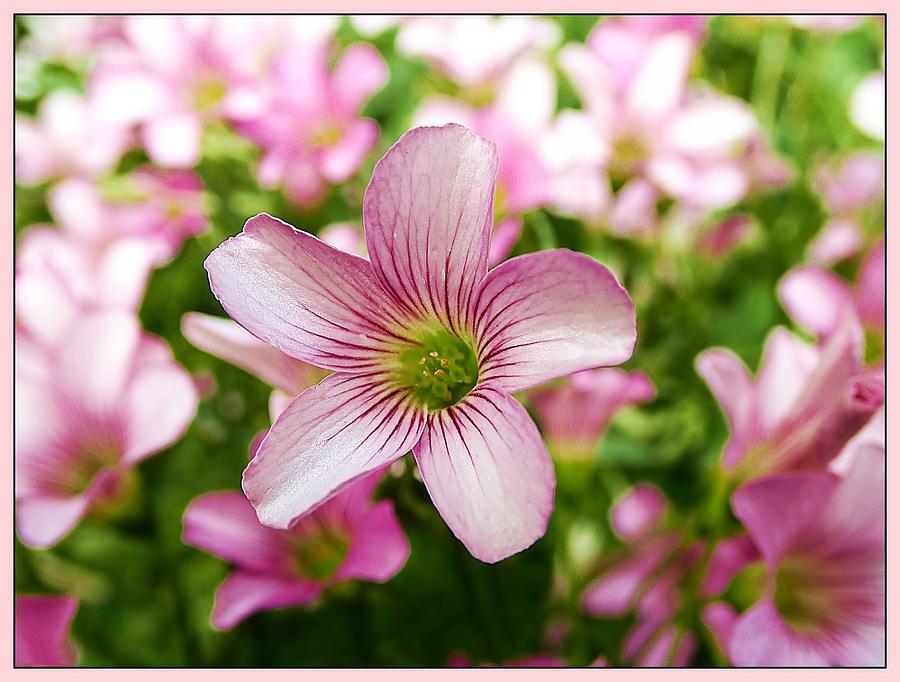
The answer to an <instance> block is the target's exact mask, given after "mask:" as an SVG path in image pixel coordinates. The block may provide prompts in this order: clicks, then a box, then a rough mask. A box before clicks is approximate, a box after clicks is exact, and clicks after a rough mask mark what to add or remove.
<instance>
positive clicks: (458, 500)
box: [413, 386, 556, 563]
mask: <svg viewBox="0 0 900 682" xmlns="http://www.w3.org/2000/svg"><path fill="white" fill-rule="evenodd" d="M413 452H414V453H415V456H416V462H417V463H418V466H419V473H420V474H421V475H422V479H423V480H424V481H425V486H426V487H427V488H428V494H429V495H431V499H432V501H434V505H435V507H437V509H438V511H439V512H440V514H441V516H442V517H443V518H444V521H446V522H447V525H448V526H450V530H452V531H453V534H454V535H455V536H456V537H457V538H459V539H460V540H461V541H462V543H463V544H464V545H465V546H466V548H468V550H469V552H471V553H472V555H473V556H474V557H476V558H478V559H481V560H482V561H485V562H487V563H494V562H497V561H500V560H501V559H505V558H506V557H508V556H510V555H511V554H515V553H516V552H520V551H522V550H523V549H525V548H526V547H528V546H530V545H531V544H532V543H534V542H535V540H537V539H538V538H540V537H541V536H543V535H544V533H545V532H546V530H547V521H548V519H549V518H550V512H551V511H552V509H553V494H554V489H555V487H556V477H555V475H554V473H553V464H552V462H551V461H550V455H549V453H548V452H547V449H546V447H545V446H544V443H543V441H542V440H541V436H540V433H538V430H537V427H536V426H535V425H534V422H533V421H532V420H531V417H529V416H528V413H527V412H526V411H525V408H523V407H522V405H520V404H519V402H518V401H517V400H516V399H515V398H513V397H512V396H511V395H509V394H508V393H506V392H504V391H501V390H497V389H496V388H493V387H487V386H484V387H481V388H476V389H475V390H474V391H473V392H472V393H470V394H469V395H468V396H466V398H465V399H464V400H463V401H461V402H460V403H458V404H457V405H455V406H453V407H451V408H448V409H446V410H443V411H440V412H435V413H433V414H432V415H431V420H430V422H429V425H428V428H427V429H426V430H425V435H424V436H423V437H422V440H421V442H419V444H418V445H416V446H415V448H413Z"/></svg>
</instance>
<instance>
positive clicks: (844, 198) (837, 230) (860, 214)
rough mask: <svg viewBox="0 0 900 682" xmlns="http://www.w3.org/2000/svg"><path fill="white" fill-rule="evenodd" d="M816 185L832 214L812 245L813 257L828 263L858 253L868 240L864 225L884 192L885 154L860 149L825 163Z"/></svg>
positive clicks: (826, 207) (820, 262)
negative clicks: (839, 160)
mask: <svg viewBox="0 0 900 682" xmlns="http://www.w3.org/2000/svg"><path fill="white" fill-rule="evenodd" d="M813 186H814V188H815V189H816V190H817V191H818V192H819V193H820V194H821V196H822V201H823V203H824V204H825V209H826V210H827V211H828V213H829V214H830V218H829V220H828V221H827V222H826V223H825V225H824V226H823V227H822V229H821V230H819V234H818V235H817V236H816V238H815V240H814V241H813V243H812V244H811V245H810V260H811V261H812V262H813V263H815V264H817V265H825V266H827V265H831V264H832V263H836V262H838V261H841V260H844V259H845V258H849V257H851V256H854V255H856V254H857V253H859V252H860V250H861V249H862V248H863V246H864V241H865V236H864V231H863V228H862V226H861V225H862V224H863V223H865V222H866V221H867V220H868V218H869V217H868V215H867V214H869V213H871V212H872V210H873V209H874V208H875V207H876V206H877V205H878V204H879V203H880V202H881V200H882V198H883V196H884V157H883V155H881V154H874V153H871V152H856V153H854V154H852V155H851V156H849V157H848V158H847V159H845V160H844V161H842V162H841V163H840V164H834V163H832V164H828V165H825V166H823V167H822V168H820V169H819V170H818V171H817V173H816V175H815V179H814V181H813Z"/></svg>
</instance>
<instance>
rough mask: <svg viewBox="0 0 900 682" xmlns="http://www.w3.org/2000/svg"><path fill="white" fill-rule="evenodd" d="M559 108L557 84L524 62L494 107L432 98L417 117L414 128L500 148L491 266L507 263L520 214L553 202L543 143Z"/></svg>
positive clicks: (541, 68)
mask: <svg viewBox="0 0 900 682" xmlns="http://www.w3.org/2000/svg"><path fill="white" fill-rule="evenodd" d="M555 105H556V80H555V78H554V77H553V73H552V71H551V70H550V68H549V67H548V66H547V65H545V64H543V63H542V62H538V61H524V60H523V61H520V62H518V63H517V64H516V65H515V66H513V67H512V70H511V71H510V73H509V75H508V76H507V77H506V78H505V79H504V80H503V82H502V83H501V85H500V88H499V93H498V96H497V100H496V102H494V103H493V104H491V105H489V106H484V107H480V108H474V107H470V106H468V105H466V104H464V103H463V102H461V101H459V100H454V99H450V98H446V97H434V98H431V99H429V100H426V101H425V102H424V103H423V104H422V105H421V106H420V107H419V109H418V111H417V112H416V114H415V115H414V116H413V121H414V124H415V125H417V126H419V125H429V126H431V125H444V124H446V123H459V124H462V125H464V126H466V127H468V128H470V129H472V130H473V131H474V132H475V133H477V134H478V135H481V136H483V137H486V138H487V139H489V140H491V141H493V142H494V143H495V144H496V145H497V155H498V160H499V166H498V170H497V194H496V196H495V197H494V233H493V235H492V238H491V247H490V252H489V253H488V264H490V265H493V264H496V263H498V262H500V261H501V260H503V259H504V258H505V257H506V256H507V255H508V254H509V252H510V250H511V249H512V247H513V245H514V244H515V242H516V240H517V239H518V237H519V234H520V233H521V232H522V214H523V213H526V212H528V211H530V210H532V209H535V208H538V207H539V206H541V205H543V204H545V203H546V202H547V201H548V200H549V199H550V196H551V193H550V191H551V182H552V177H551V170H550V168H549V167H548V165H547V164H546V163H545V162H544V159H543V156H542V153H543V152H542V148H541V142H542V141H543V137H544V135H546V133H547V130H548V127H549V125H550V118H551V116H552V114H553V109H554V108H555Z"/></svg>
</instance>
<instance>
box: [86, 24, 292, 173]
mask: <svg viewBox="0 0 900 682" xmlns="http://www.w3.org/2000/svg"><path fill="white" fill-rule="evenodd" d="M238 19H239V20H240V22H237V21H236V20H238ZM261 20H262V19H261ZM122 21H123V28H122V30H123V33H124V35H125V38H126V41H125V43H124V44H123V45H122V46H116V47H115V48H110V49H107V50H104V52H103V53H102V55H101V59H100V61H99V63H98V65H97V67H96V68H95V69H94V70H93V71H92V73H91V77H90V83H89V86H90V87H89V92H90V93H91V97H92V99H95V100H96V105H97V106H98V107H99V108H100V109H101V110H102V111H103V112H104V113H105V115H106V116H107V118H108V119H109V120H112V121H117V122H119V123H122V124H128V125H131V124H139V125H140V136H141V141H142V143H143V145H144V147H145V148H146V150H147V153H148V154H149V156H150V158H151V159H152V160H153V161H154V162H155V163H157V164H158V165H161V166H169V167H189V166H193V165H195V164H196V163H197V162H198V161H199V159H200V141H201V135H202V133H203V130H204V128H205V127H206V126H207V125H208V124H210V123H212V122H214V121H220V120H225V121H229V122H234V121H240V120H244V119H246V118H248V117H252V116H258V115H259V114H260V112H261V111H262V110H263V109H264V106H265V99H264V93H263V92H262V90H261V88H260V82H259V77H258V76H259V73H258V70H259V66H260V61H261V59H262V53H263V52H264V49H263V48H264V47H265V48H269V47H271V45H270V44H268V38H269V37H270V36H269V34H268V33H265V32H263V31H259V30H256V29H258V28H259V22H256V21H253V20H252V19H249V18H247V17H208V16H168V15H144V16H129V17H125V18H123V20H122ZM269 21H271V20H269ZM290 25H292V24H291V23H290V22H289V21H285V22H284V24H283V26H285V27H286V26H290ZM273 40H274V39H273ZM238 46H240V49H238ZM254 48H255V50H254Z"/></svg>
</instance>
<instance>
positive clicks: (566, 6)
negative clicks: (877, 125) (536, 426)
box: [0, 0, 900, 682]
mask: <svg viewBox="0 0 900 682" xmlns="http://www.w3.org/2000/svg"><path fill="white" fill-rule="evenodd" d="M891 4H892V3H891V2H889V0H881V1H877V0H855V1H854V2H853V3H849V2H843V3H842V2H838V1H836V0H801V1H796V0H795V1H794V2H788V3H785V2H783V1H782V2H779V1H778V0H750V1H748V0H732V1H731V2H727V3H726V2H721V0H720V1H716V0H692V1H691V2H690V3H686V4H684V5H682V6H674V3H671V2H663V1H662V0H630V1H624V0H613V1H609V0H607V2H603V3H598V2H596V1H593V2H592V1H591V0H563V1H562V2H546V1H543V2H542V1H541V0H518V1H516V2H513V1H510V0H493V1H492V0H455V1H454V2H452V3H451V2H433V3H429V4H428V5H425V4H424V3H423V2H422V1H421V0H418V1H417V0H393V1H390V2H380V3H379V2H375V1H374V0H344V1H343V2H339V3H335V2H333V0H332V1H331V2H328V1H327V0H293V1H291V0H257V2H254V3H252V5H251V6H248V3H241V2H238V1H236V0H217V1H213V0H199V1H198V0H194V1H193V2H184V0H156V1H155V2H152V3H150V2H138V1H135V0H95V1H94V2H86V3H74V2H65V0H13V1H11V2H7V1H5V0H4V2H3V5H4V8H5V9H6V10H8V11H7V12H5V14H6V17H7V20H8V22H9V23H7V34H6V35H7V38H6V40H5V41H4V42H5V45H4V47H5V49H4V50H3V52H2V57H0V59H2V61H0V83H2V85H3V89H4V92H6V93H7V96H8V99H7V102H8V103H11V102H12V100H13V78H12V76H13V48H12V40H13V31H12V15H13V14H15V13H53V12H57V13H97V12H110V13H128V12H134V13H138V12H158V13H166V12H182V13H183V12H196V13H206V12H209V13H215V12H236V13H240V12H250V11H251V10H252V11H255V12H272V13H278V12H286V13H288V12H322V13H340V14H354V13H366V12H372V13H381V12H383V13H393V14H402V13H415V12H422V11H425V10H426V9H427V10H428V11H431V12H437V13H439V12H447V13H463V14H464V13H466V12H472V13H485V12H490V13H497V14H503V13H505V12H506V13H510V12H513V13H522V12H528V13H535V14H541V13H553V14H567V13H584V14H594V13H615V12H620V13H629V12H688V13H710V14H718V13H726V12H727V13H742V12H744V13H747V14H754V13H756V14H759V13H772V14H799V13H804V12H809V13H821V12H835V13H847V14H851V13H879V14H880V13H887V12H888V10H889V8H890V5H891ZM892 24H893V22H892V21H891V17H890V16H888V20H887V22H886V26H887V32H888V40H887V41H886V45H892V46H896V45H897V44H898V43H897V42H896V38H897V35H896V34H897V31H896V30H894V28H893V26H892ZM885 66H886V73H887V74H889V76H888V85H887V88H888V97H889V101H888V119H889V121H888V123H889V125H888V128H889V129H893V128H894V126H893V125H891V124H892V123H893V121H894V119H895V118H897V112H898V111H900V85H898V84H897V81H898V80H900V75H898V74H900V48H897V47H894V48H893V49H887V50H886V64H885ZM2 117H3V118H2V123H3V126H4V129H5V130H6V131H7V133H6V134H5V135H4V136H3V138H2V142H0V147H2V150H3V152H4V155H3V156H4V159H6V163H4V164H3V167H2V170H0V181H2V182H3V187H4V191H3V195H2V200H3V205H4V208H5V210H6V215H7V216H9V225H10V227H9V228H8V229H9V230H10V235H11V232H12V223H13V218H14V216H13V154H12V130H13V116H12V106H9V104H8V105H7V106H6V107H4V108H3V114H2ZM896 147H897V144H896V143H895V142H893V140H892V139H891V137H890V136H889V137H888V142H887V149H886V154H887V168H888V187H887V196H888V206H887V209H888V210H887V223H889V224H893V222H894V221H895V219H896V218H897V214H898V209H897V204H896V202H895V201H891V199H890V198H891V197H895V196H898V195H900V158H898V154H896V153H895V152H896ZM886 243H887V257H888V261H887V262H888V266H887V288H888V291H891V290H892V286H893V284H894V283H895V280H896V279H897V277H898V276H900V275H898V276H892V275H891V274H890V273H891V272H892V269H893V267H894V266H900V242H897V241H896V240H895V239H894V237H893V233H891V237H890V238H888V239H887V240H886ZM12 246H13V240H12V239H9V238H7V239H5V240H3V241H2V244H0V257H2V272H3V278H2V281H0V291H2V296H0V319H2V320H3V321H4V325H5V329H4V333H3V334H2V335H0V356H2V364H0V380H2V383H3V385H4V386H5V389H6V390H4V391H3V392H2V393H0V405H2V410H0V434H2V437H3V442H5V443H7V446H8V451H9V453H10V454H9V459H8V460H7V461H6V464H5V466H4V467H2V468H0V499H3V500H6V502H5V503H4V504H2V505H0V520H2V524H0V525H2V546H3V547H4V548H5V551H4V552H3V555H4V557H3V561H2V562H0V582H3V583H4V584H7V585H11V584H12V571H13V553H12V547H13V519H12V511H13V503H12V499H13V492H12V483H13V479H12V452H13V410H12V385H13V380H12V379H13V362H12V339H13V252H12V251H13V249H12ZM898 301H900V298H897V297H894V298H891V297H888V302H887V308H888V316H887V323H888V324H887V326H888V330H887V339H888V341H889V345H890V346H893V345H894V344H893V343H891V342H893V341H894V340H896V339H897V338H900V318H898V316H897V315H896V314H895V313H896V310H897V308H898V306H900V304H898ZM886 358H887V362H886V365H887V377H888V384H891V383H892V379H893V378H894V377H895V375H897V374H898V369H897V367H896V361H895V360H894V355H893V353H887V352H886ZM898 412H900V403H898V402H897V401H894V402H893V403H889V404H888V408H887V417H888V419H887V429H888V439H889V440H891V439H892V438H893V437H894V434H895V432H896V431H897V428H898V427H897V424H900V414H898ZM887 480H888V493H889V494H888V497H887V506H888V518H889V519H890V520H892V521H893V520H894V513H893V511H894V510H895V508H896V507H897V505H896V504H895V503H894V502H893V501H892V499H893V496H892V495H891V494H890V493H891V492H898V491H900V466H898V465H897V464H889V465H888V479H887ZM898 494H900V493H898ZM898 534H900V526H898V524H897V523H896V522H894V523H890V522H889V523H888V548H887V553H888V570H889V575H888V585H889V587H888V631H887V632H888V641H887V648H888V659H887V660H888V661H889V662H890V663H891V664H892V665H891V666H890V667H889V668H888V671H889V670H890V669H891V668H893V667H896V666H897V665H898V663H897V661H898V660H900V634H898V629H897V626H896V624H895V620H894V619H893V618H892V617H891V616H892V614H894V613H896V612H898V608H900V587H898V585H900V566H898V564H897V559H896V557H897V546H898V542H900V538H898ZM0 612H2V614H3V617H2V618H0V643H2V644H0V676H2V677H3V678H6V677H7V676H15V677H16V678H20V679H31V680H44V679H57V678H58V677H59V676H66V677H69V678H71V679H81V680H93V679H97V678H100V677H104V678H106V679H121V675H123V674H126V675H128V676H135V677H140V678H143V679H152V678H153V677H154V676H158V675H165V676H166V678H167V679H171V680H176V681H177V680H179V679H196V678H203V679H210V680H213V679H214V680H217V681H218V680H223V679H225V680H235V679H244V678H248V677H250V676H251V675H258V674H259V673H257V672H255V671H253V670H242V669H237V670H220V669H186V670H163V671H159V670H156V669H147V670H130V671H128V672H127V673H122V672H121V671H120V670H119V669H112V670H96V669H88V670H79V669H74V670H29V669H13V667H12V642H13V633H12V614H13V591H12V590H4V591H3V593H2V597H0ZM888 671H885V670H882V669H876V670H821V671H820V670H790V669H788V670H743V669H729V670H722V669H713V670H697V669H684V670H679V669H671V670H640V669H632V670H604V669H602V668H581V669H545V670H539V669H520V668H519V669H503V668H492V669H472V670H466V669H442V670H429V671H428V673H427V674H428V675H429V676H434V677H435V678H444V679H447V678H448V677H450V676H453V677H465V678H474V677H476V676H484V675H491V676H493V679H506V680H521V679H529V680H538V679H540V680H555V679H558V677H559V676H565V677H569V678H570V679H574V678H578V679H588V678H592V679H604V680H610V679H617V680H618V679H628V680H647V679H655V678H657V677H665V678H666V679H677V680H697V679H703V680H718V679H721V676H725V675H727V676H729V677H733V678H735V679H742V680H749V679H766V680H785V681H788V682H795V681H798V680H820V679H822V678H823V677H826V676H827V678H828V679H829V680H833V679H840V680H847V679H858V678H866V679H868V678H870V677H872V676H881V677H882V679H883V678H885V676H886V675H887V674H888ZM265 674H266V675H269V676H271V677H273V678H279V679H292V680H296V679H297V676H298V675H302V676H304V677H309V676H311V677H313V678H315V679H329V680H345V679H360V678H362V676H363V675H365V678H366V679H367V680H371V679H379V680H396V679H408V680H414V679H416V680H417V679H420V678H421V676H422V674H423V673H422V672H421V671H420V670H416V669H408V670H406V669H399V670H397V669H386V670H355V669H350V670H320V669H308V670H300V671H298V670H296V669H287V670H270V671H266V672H265ZM482 679H483V678H482Z"/></svg>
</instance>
